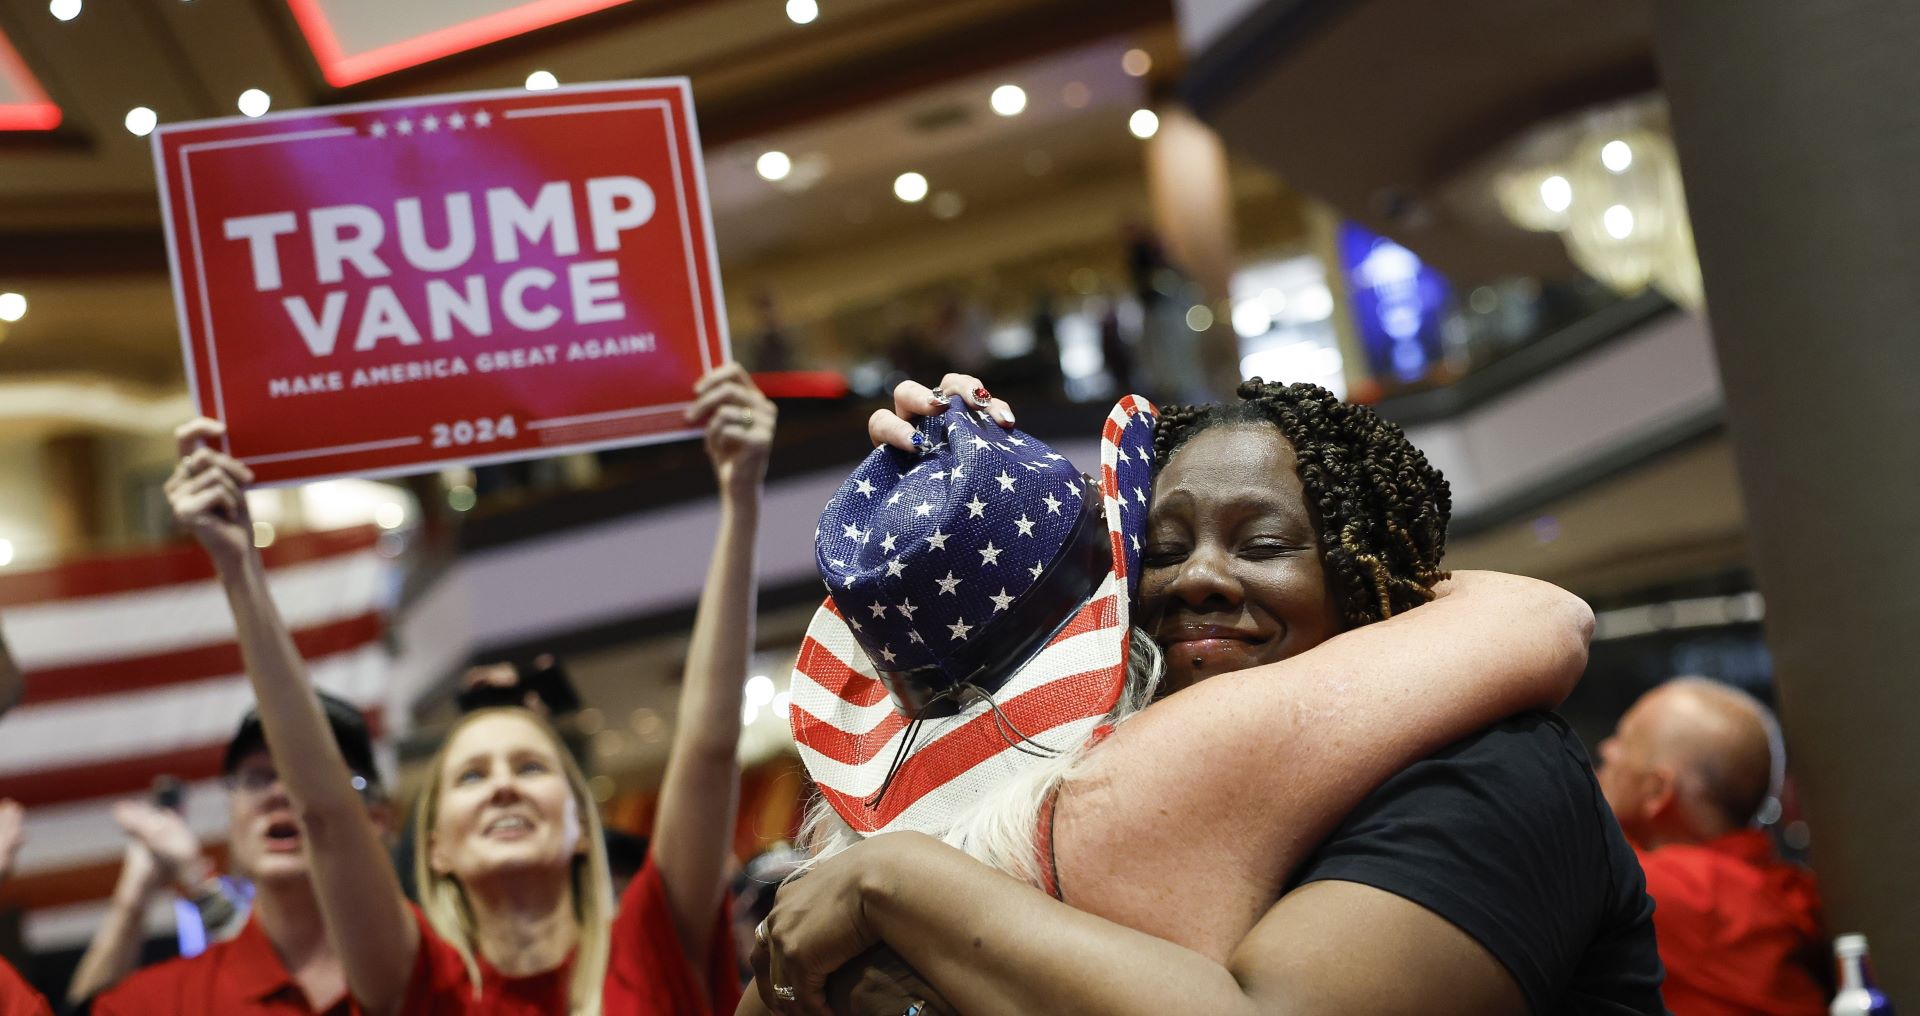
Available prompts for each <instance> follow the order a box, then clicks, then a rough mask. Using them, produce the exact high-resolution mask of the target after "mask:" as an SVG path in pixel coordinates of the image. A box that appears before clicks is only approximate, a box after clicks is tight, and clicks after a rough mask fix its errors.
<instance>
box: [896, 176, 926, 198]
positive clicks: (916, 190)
mask: <svg viewBox="0 0 1920 1016" xmlns="http://www.w3.org/2000/svg"><path fill="white" fill-rule="evenodd" d="M893 196H894V197H896V198H899V199H900V200H902V201H905V202H906V203H907V204H913V203H914V202H916V201H919V200H920V199H922V198H924V197H926V196H927V178H926V177H924V176H921V175H920V174H918V173H902V174H900V175H899V176H897V177H894V180H893Z"/></svg>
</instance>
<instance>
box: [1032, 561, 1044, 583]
mask: <svg viewBox="0 0 1920 1016" xmlns="http://www.w3.org/2000/svg"><path fill="white" fill-rule="evenodd" d="M1046 570H1047V569H1046V567H1045V566H1043V565H1042V564H1041V563H1040V562H1038V561H1035V562H1034V563H1033V567H1031V568H1028V569H1027V571H1029V572H1031V573H1033V577H1034V578H1036V579H1037V578H1039V577H1040V573H1041V572H1043V571H1046Z"/></svg>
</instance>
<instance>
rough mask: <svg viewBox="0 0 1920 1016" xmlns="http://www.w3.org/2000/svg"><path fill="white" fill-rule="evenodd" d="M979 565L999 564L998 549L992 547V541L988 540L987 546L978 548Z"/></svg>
mask: <svg viewBox="0 0 1920 1016" xmlns="http://www.w3.org/2000/svg"><path fill="white" fill-rule="evenodd" d="M980 563H981V564H999V563H1000V548H999V547H996V546H994V545H993V541H992V540H988V541H987V545H986V546H984V547H982V548H980Z"/></svg>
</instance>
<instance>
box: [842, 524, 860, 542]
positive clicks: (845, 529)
mask: <svg viewBox="0 0 1920 1016" xmlns="http://www.w3.org/2000/svg"><path fill="white" fill-rule="evenodd" d="M840 531H841V535H843V536H845V537H846V538H847V539H849V540H857V539H859V538H860V527H859V526H856V525H854V524H853V523H851V522H848V523H846V524H844V525H842V526H841V527H840Z"/></svg>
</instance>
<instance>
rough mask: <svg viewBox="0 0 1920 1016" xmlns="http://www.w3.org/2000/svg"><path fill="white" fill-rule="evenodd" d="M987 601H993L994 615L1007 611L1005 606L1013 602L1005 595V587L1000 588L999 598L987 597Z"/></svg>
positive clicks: (1011, 598)
mask: <svg viewBox="0 0 1920 1016" xmlns="http://www.w3.org/2000/svg"><path fill="white" fill-rule="evenodd" d="M987 599H989V600H992V601H993V612H994V613H996V614H998V613H1000V612H1001V611H1003V610H1005V609H1007V606H1008V605H1009V604H1011V603H1012V602H1013V597H1011V596H1008V595H1007V587H1006V586H1001V587H1000V595H999V596H989V597H987Z"/></svg>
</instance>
